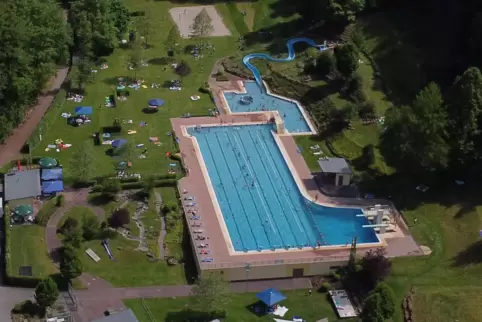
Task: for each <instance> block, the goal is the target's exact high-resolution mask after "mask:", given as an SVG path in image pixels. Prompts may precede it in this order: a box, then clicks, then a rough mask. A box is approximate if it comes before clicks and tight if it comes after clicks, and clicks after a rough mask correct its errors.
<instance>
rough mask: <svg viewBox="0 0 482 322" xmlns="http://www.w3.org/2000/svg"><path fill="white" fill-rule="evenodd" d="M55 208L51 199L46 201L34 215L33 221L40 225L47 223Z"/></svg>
mask: <svg viewBox="0 0 482 322" xmlns="http://www.w3.org/2000/svg"><path fill="white" fill-rule="evenodd" d="M56 210H57V209H56V208H55V204H54V202H53V200H49V201H47V202H46V203H45V204H44V205H43V207H42V208H41V209H40V210H39V212H38V213H37V216H35V223H36V224H37V225H40V226H45V225H47V223H48V221H49V220H50V218H51V217H52V216H53V214H54V213H55V211H56Z"/></svg>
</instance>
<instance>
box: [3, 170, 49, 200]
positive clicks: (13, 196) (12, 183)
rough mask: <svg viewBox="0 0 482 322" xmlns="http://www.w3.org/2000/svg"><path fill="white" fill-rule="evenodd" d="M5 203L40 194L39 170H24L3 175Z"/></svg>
mask: <svg viewBox="0 0 482 322" xmlns="http://www.w3.org/2000/svg"><path fill="white" fill-rule="evenodd" d="M4 180H5V187H4V190H5V201H10V200H17V199H23V198H32V197H37V196H40V195H41V194H42V189H41V186H40V170H39V169H35V170H24V171H16V172H14V173H10V174H6V175H5V178H4Z"/></svg>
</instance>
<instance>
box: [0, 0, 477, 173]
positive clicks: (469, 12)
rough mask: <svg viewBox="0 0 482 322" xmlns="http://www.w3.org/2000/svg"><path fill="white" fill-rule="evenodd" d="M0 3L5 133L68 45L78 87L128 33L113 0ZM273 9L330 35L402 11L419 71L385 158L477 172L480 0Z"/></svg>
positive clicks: (371, 1)
mask: <svg viewBox="0 0 482 322" xmlns="http://www.w3.org/2000/svg"><path fill="white" fill-rule="evenodd" d="M259 1H263V0H259ZM202 2H203V3H205V2H213V1H202ZM0 6H1V10H0V18H1V19H0V42H1V43H2V44H3V50H2V52H1V53H0V70H1V71H2V72H1V74H0V140H1V141H3V140H4V139H5V138H6V137H7V136H8V135H9V133H11V131H12V129H13V128H14V127H15V126H17V125H18V124H19V123H21V122H22V120H23V118H24V115H25V112H26V111H27V110H28V108H29V106H31V105H32V104H33V103H34V102H35V99H36V96H37V95H38V94H39V92H40V91H41V90H42V88H43V86H44V85H45V83H46V81H47V80H48V79H49V77H50V76H52V75H53V73H54V71H55V69H56V66H57V65H59V64H65V63H67V62H68V60H69V51H70V52H75V53H76V55H78V56H79V58H80V60H79V63H78V67H77V68H76V70H75V75H71V77H70V79H71V81H72V82H74V83H75V84H76V87H77V88H78V89H82V88H83V87H84V85H85V83H86V82H88V77H89V73H90V69H91V67H92V65H93V64H94V63H95V62H96V61H97V59H98V58H99V57H101V56H105V55H109V54H110V53H111V52H112V50H114V48H115V47H116V46H117V44H118V40H119V39H120V38H121V37H122V36H123V35H124V34H125V33H126V31H127V23H128V21H129V18H128V17H129V15H130V13H129V12H128V10H127V9H126V8H125V6H124V5H123V4H122V2H121V1H119V0H75V1H72V2H68V3H58V2H55V1H53V0H42V1H40V0H20V1H12V0H6V1H3V2H2V3H1V4H0ZM62 7H67V9H65V12H67V10H69V11H70V14H69V15H67V14H66V13H64V9H62ZM272 9H273V15H277V16H292V15H293V13H297V14H298V16H299V19H298V20H297V21H296V23H297V24H300V25H309V24H313V23H316V22H318V21H324V24H323V25H322V27H321V28H319V29H320V30H319V32H320V33H324V34H326V33H327V32H331V33H332V35H331V36H334V34H336V33H338V35H340V34H341V33H342V32H343V31H344V29H345V27H346V26H347V25H349V24H351V23H353V22H355V21H357V19H359V18H360V19H362V18H363V17H364V16H367V15H371V14H374V13H377V12H383V11H386V12H391V13H393V14H396V15H397V16H398V17H400V19H401V20H402V21H403V23H404V24H406V25H407V26H410V29H411V30H413V32H412V34H413V35H412V36H413V37H412V38H411V40H412V41H413V45H414V46H415V47H416V48H418V49H420V52H421V53H422V57H420V64H419V66H418V68H419V70H420V74H421V75H423V76H422V77H421V79H422V81H421V82H419V83H417V84H416V85H415V86H416V88H414V91H413V97H409V99H408V100H407V99H406V100H405V101H399V102H394V107H393V108H392V109H390V110H389V111H388V112H387V115H386V119H387V122H386V124H387V127H386V130H385V131H384V133H383V135H382V138H381V139H382V140H381V146H380V148H381V151H382V152H383V156H384V158H385V159H386V161H387V162H388V163H390V165H393V166H395V167H397V168H400V169H404V170H406V171H410V172H418V171H421V170H424V169H427V168H431V169H447V168H450V169H455V170H457V169H458V170H461V169H463V170H464V171H465V172H467V170H472V172H473V173H476V172H478V171H479V170H480V168H481V167H482V74H481V72H480V70H479V68H481V67H482V14H481V13H480V12H482V2H480V1H475V0H463V1H456V0H443V1H435V0H430V1H416V0H404V1H401V0H399V1H388V0H317V1H313V0H300V1H297V2H296V4H295V3H293V2H292V1H289V0H279V1H278V2H275V3H274V5H273V8H272ZM67 16H69V17H70V19H68V20H69V21H67V19H65V18H66V17H67ZM288 27H289V28H293V26H292V25H289V26H286V28H288ZM272 28H273V29H275V28H282V26H273V27H272ZM321 29H322V30H321ZM382 76H383V75H382ZM348 78H349V77H348ZM417 93H418V94H417ZM413 165H416V166H413Z"/></svg>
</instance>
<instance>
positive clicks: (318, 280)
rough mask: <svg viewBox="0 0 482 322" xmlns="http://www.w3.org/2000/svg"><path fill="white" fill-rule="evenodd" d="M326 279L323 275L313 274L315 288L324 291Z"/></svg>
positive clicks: (312, 279) (312, 280) (312, 282)
mask: <svg viewBox="0 0 482 322" xmlns="http://www.w3.org/2000/svg"><path fill="white" fill-rule="evenodd" d="M324 281H325V279H324V278H323V276H319V275H318V276H313V277H312V278H311V285H313V288H314V289H315V290H317V291H319V292H320V291H323V290H322V287H323V283H324Z"/></svg>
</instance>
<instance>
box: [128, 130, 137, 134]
mask: <svg viewBox="0 0 482 322" xmlns="http://www.w3.org/2000/svg"><path fill="white" fill-rule="evenodd" d="M136 133H137V131H133V130H129V131H127V134H136Z"/></svg>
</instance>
